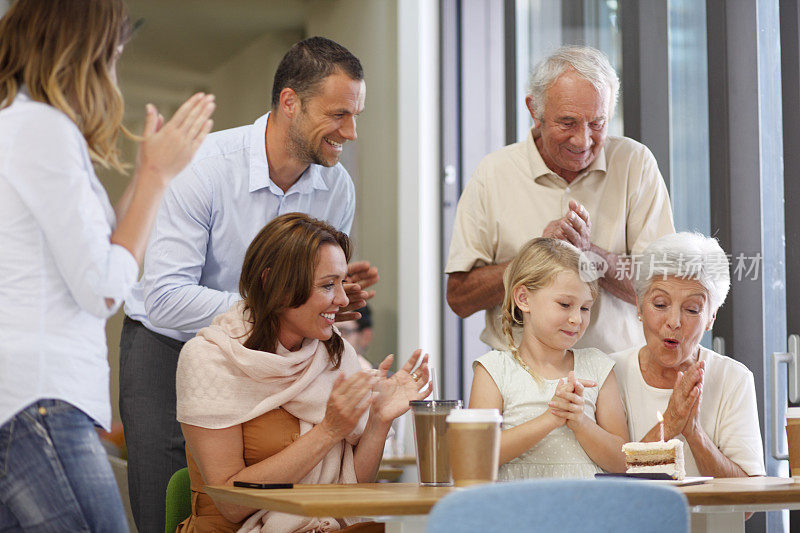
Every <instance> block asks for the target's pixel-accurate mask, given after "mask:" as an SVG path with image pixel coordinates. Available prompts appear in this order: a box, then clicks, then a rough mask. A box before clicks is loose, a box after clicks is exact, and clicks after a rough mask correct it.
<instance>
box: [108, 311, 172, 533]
mask: <svg viewBox="0 0 800 533" xmlns="http://www.w3.org/2000/svg"><path fill="white" fill-rule="evenodd" d="M181 347H183V343H182V342H180V341H176V340H174V339H170V338H169V337H165V336H164V335H160V334H158V333H154V332H152V331H150V330H149V329H147V328H146V327H144V325H142V323H141V322H138V321H136V320H131V319H130V318H128V317H125V322H124V323H123V326H122V336H121V338H120V346H119V348H120V368H119V410H120V415H121V416H122V424H123V426H124V429H125V444H126V446H127V448H128V489H129V491H130V498H131V510H132V511H133V518H134V520H135V521H136V528H137V529H138V530H139V531H140V532H142V533H151V532H152V533H161V532H162V531H164V527H165V516H164V515H165V494H166V490H167V483H168V482H169V478H170V477H171V476H172V474H173V473H174V472H176V471H177V470H180V469H181V468H183V467H185V466H186V453H185V450H184V440H183V433H182V432H181V426H180V424H179V423H178V421H177V420H176V419H175V371H176V369H177V366H178V354H179V353H180V351H181Z"/></svg>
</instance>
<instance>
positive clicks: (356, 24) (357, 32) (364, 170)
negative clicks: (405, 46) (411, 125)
mask: <svg viewBox="0 0 800 533" xmlns="http://www.w3.org/2000/svg"><path fill="white" fill-rule="evenodd" d="M307 21H308V23H307V26H306V35H307V36H311V35H321V36H323V37H328V38H329V39H333V40H334V41H336V42H338V43H340V44H342V45H343V46H345V47H347V48H348V49H349V50H350V51H351V52H352V53H353V54H355V55H356V57H358V58H359V59H360V60H361V63H362V65H363V66H364V78H365V81H366V84H367V98H366V104H365V111H364V113H363V114H362V115H361V116H360V117H359V119H358V141H357V142H356V143H355V144H354V146H353V147H351V148H350V149H351V150H353V149H354V150H353V154H352V155H353V156H354V157H353V159H354V160H355V162H356V164H357V169H353V168H352V165H349V164H348V162H347V161H344V164H345V166H347V167H348V170H351V171H353V170H357V177H356V176H354V178H355V186H356V215H355V221H354V223H353V232H352V235H353V238H354V240H355V244H356V246H355V255H356V257H357V258H359V259H366V260H368V261H370V262H372V263H373V264H374V265H376V266H377V267H378V270H379V274H380V282H379V283H378V285H376V287H375V289H376V290H377V295H376V296H375V298H373V299H372V300H371V301H370V307H371V308H372V316H373V326H374V331H375V337H374V341H373V343H372V346H371V347H370V350H369V353H368V358H369V359H370V360H371V361H372V362H373V363H374V362H379V361H380V360H381V359H382V358H383V357H385V356H386V355H387V354H389V353H397V349H398V348H397V345H398V337H397V309H398V267H397V263H398V253H399V252H398V242H397V231H398V230H397V228H398V210H397V196H396V191H397V166H398V163H397V161H398V159H397V130H398V113H397V108H398V91H397V86H398V80H397V6H396V2H395V1H392V0H337V1H336V2H331V1H329V0H321V1H319V0H316V1H312V2H310V3H309V5H308V17H307ZM351 173H353V174H356V172H351ZM403 355H405V357H407V356H408V354H400V356H401V357H402V356H403Z"/></svg>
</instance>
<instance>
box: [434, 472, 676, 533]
mask: <svg viewBox="0 0 800 533" xmlns="http://www.w3.org/2000/svg"><path fill="white" fill-rule="evenodd" d="M450 531H459V532H462V533H470V532H475V533H478V532H481V533H485V532H492V531H498V532H501V531H502V532H504V533H505V532H507V531H533V532H535V531H542V532H549V531H558V532H559V533H567V532H573V531H575V532H577V531H581V532H583V531H592V532H608V533H612V532H613V533H624V532H639V531H648V532H650V533H688V531H689V508H688V505H687V501H686V498H685V497H684V495H683V494H681V492H680V491H679V490H677V489H676V488H674V487H670V486H667V485H659V484H655V483H651V482H647V481H641V480H625V479H583V480H556V479H538V480H526V481H513V482H508V483H495V484H491V485H482V486H478V487H473V488H468V489H464V490H460V491H457V492H453V493H451V494H448V495H447V496H445V497H444V498H442V499H441V500H440V501H439V503H437V504H436V505H435V506H434V507H433V509H432V510H431V514H430V516H429V519H428V528H427V532H428V533H445V532H450Z"/></svg>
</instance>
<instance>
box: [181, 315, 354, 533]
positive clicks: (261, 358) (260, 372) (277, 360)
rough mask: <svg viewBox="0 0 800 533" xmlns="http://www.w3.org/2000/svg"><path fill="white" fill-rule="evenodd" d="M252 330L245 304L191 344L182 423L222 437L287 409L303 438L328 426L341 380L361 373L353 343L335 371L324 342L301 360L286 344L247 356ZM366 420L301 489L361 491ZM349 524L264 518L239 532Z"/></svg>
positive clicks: (303, 351)
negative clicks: (360, 446) (351, 487)
mask: <svg viewBox="0 0 800 533" xmlns="http://www.w3.org/2000/svg"><path fill="white" fill-rule="evenodd" d="M250 327H251V326H250V324H249V323H248V322H247V321H246V317H245V316H244V306H243V304H242V303H241V302H239V303H237V304H234V305H233V307H231V309H230V310H229V311H228V312H227V313H224V314H221V315H219V316H217V317H215V318H214V321H213V322H212V324H211V325H210V326H208V327H206V328H203V329H201V330H200V331H199V332H198V333H197V336H196V337H195V338H193V339H191V340H190V341H189V342H187V343H186V345H185V346H184V347H183V349H182V350H181V355H180V359H179V360H178V372H177V382H176V386H177V400H178V403H177V415H178V416H177V418H178V421H179V422H184V423H186V424H192V425H195V426H199V427H204V428H209V429H220V428H226V427H230V426H235V425H236V424H242V423H243V422H246V421H248V420H252V419H253V418H256V417H258V416H260V415H262V414H264V413H266V412H268V411H272V410H273V409H277V408H278V407H283V408H284V409H285V410H286V411H287V412H289V413H290V414H292V415H294V416H296V417H297V418H298V419H299V420H300V433H301V434H304V433H306V432H308V431H309V430H310V429H311V428H312V427H314V426H315V425H316V424H319V423H320V422H321V421H322V419H323V418H324V416H325V409H326V406H327V402H328V397H329V396H330V392H331V389H332V388H333V382H334V381H335V380H336V377H337V376H338V375H339V374H340V373H344V374H345V375H350V374H353V373H356V372H358V371H359V370H360V367H359V362H358V358H357V356H356V354H355V350H354V349H353V347H352V346H350V344H348V343H347V342H345V343H344V344H345V350H344V353H343V354H342V363H341V365H340V368H339V369H338V370H334V369H333V368H332V367H331V364H330V361H329V359H328V351H327V349H326V348H325V345H324V344H323V343H322V342H320V341H318V340H316V339H306V340H304V341H303V344H302V346H301V347H300V349H299V350H298V351H296V352H290V351H288V350H287V349H286V348H284V347H283V346H281V345H280V343H279V344H278V348H277V353H269V352H261V351H258V350H250V349H248V348H245V347H244V346H243V345H242V343H243V342H244V341H245V340H246V339H247V336H248V335H249V331H250ZM366 420H367V415H366V414H365V415H364V416H363V417H362V418H361V421H360V422H359V423H358V425H357V426H356V428H355V429H354V430H353V432H352V433H351V434H350V435H349V436H348V437H347V438H346V439H345V440H343V441H341V442H340V443H339V444H337V445H336V446H334V447H333V448H332V449H331V451H330V452H328V454H327V455H326V456H325V458H323V459H322V461H320V462H319V463H318V464H317V465H316V466H315V467H314V468H313V469H312V470H311V471H310V472H309V473H308V474H307V475H306V476H305V477H304V478H303V479H302V480H300V483H314V484H322V483H355V482H356V473H355V465H354V463H353V446H355V445H356V444H357V443H358V439H359V438H360V437H361V433H362V432H363V431H364V426H365V425H366ZM356 521H357V520H348V521H347V522H346V523H348V524H349V523H352V522H356ZM343 522H344V521H343V520H336V519H334V518H308V517H302V516H296V515H290V514H284V513H278V512H273V511H259V512H257V513H255V514H253V515H252V516H250V518H248V519H247V521H246V522H245V523H244V525H243V526H242V528H241V529H240V530H239V531H240V532H248V533H250V532H268V531H269V532H272V531H280V532H306V531H335V530H338V529H340V528H341V526H342V525H343V524H342V523H343Z"/></svg>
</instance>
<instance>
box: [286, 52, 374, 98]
mask: <svg viewBox="0 0 800 533" xmlns="http://www.w3.org/2000/svg"><path fill="white" fill-rule="evenodd" d="M337 70H338V71H341V72H343V73H345V74H347V75H348V76H350V78H351V79H354V80H363V79H364V69H363V68H362V67H361V61H359V60H358V58H357V57H356V56H354V55H353V54H351V53H350V51H349V50H348V49H347V48H345V47H344V46H342V45H340V44H339V43H336V42H334V41H331V40H330V39H326V38H325V37H309V38H308V39H305V40H304V41H300V42H299V43H297V44H295V45H294V46H292V47H291V48H290V49H289V51H288V52H286V55H285V56H283V59H281V63H280V64H279V65H278V70H277V71H275V81H274V82H273V84H272V104H271V105H272V108H273V109H276V108H277V107H278V102H279V101H280V96H281V91H282V90H284V89H285V88H287V87H289V88H290V89H292V90H293V91H294V92H296V93H297V94H298V95H299V96H300V98H304V97H306V96H311V95H313V94H314V93H315V92H316V90H317V88H318V86H319V84H320V82H322V80H324V79H325V78H327V77H328V76H330V75H331V74H333V73H334V72H336V71H337Z"/></svg>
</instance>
